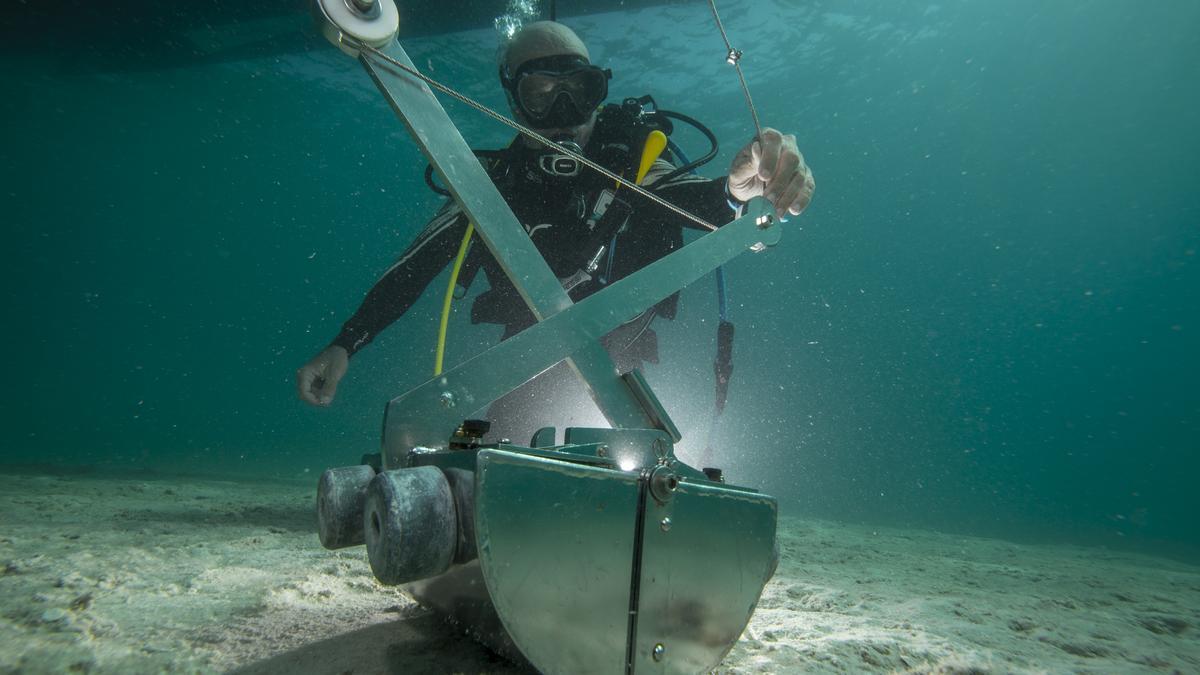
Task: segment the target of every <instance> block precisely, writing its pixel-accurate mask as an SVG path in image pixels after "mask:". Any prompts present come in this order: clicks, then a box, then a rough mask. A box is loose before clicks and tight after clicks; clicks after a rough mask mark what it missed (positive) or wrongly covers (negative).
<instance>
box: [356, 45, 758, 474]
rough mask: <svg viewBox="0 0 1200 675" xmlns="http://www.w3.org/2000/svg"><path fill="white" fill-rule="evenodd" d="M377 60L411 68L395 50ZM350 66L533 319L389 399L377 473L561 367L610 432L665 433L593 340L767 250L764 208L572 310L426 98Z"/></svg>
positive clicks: (409, 83) (387, 74) (424, 91)
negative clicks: (366, 80)
mask: <svg viewBox="0 0 1200 675" xmlns="http://www.w3.org/2000/svg"><path fill="white" fill-rule="evenodd" d="M384 51H385V52H386V53H387V54H388V55H389V56H391V57H392V58H395V59H396V60H397V61H399V62H400V63H404V64H406V65H409V66H412V61H411V60H409V58H408V55H407V54H406V53H405V52H404V49H403V48H402V47H401V46H400V45H399V43H398V42H392V43H391V45H389V46H388V47H387V48H386V49H385V50H384ZM359 60H360V62H361V63H362V64H363V66H364V68H366V70H367V73H368V74H370V76H371V79H372V80H373V81H374V82H375V84H376V86H377V87H378V88H379V90H380V92H381V93H383V95H384V97H385V98H386V99H387V100H388V102H389V103H390V104H391V106H392V109H393V110H394V111H395V112H396V114H397V116H398V117H399V118H400V120H401V121H402V122H404V124H405V126H406V127H407V128H408V130H409V132H410V133H411V134H412V136H413V138H414V139H415V140H416V142H417V144H418V146H420V148H421V151H422V152H423V153H424V154H425V156H426V157H427V158H428V159H429V161H430V163H431V164H433V166H434V168H435V169H436V170H437V171H438V173H439V174H440V175H441V177H442V179H443V180H444V181H445V185H446V186H447V187H449V189H450V191H451V193H452V194H453V196H454V198H455V199H456V200H457V201H458V203H459V204H460V205H461V206H462V207H463V210H464V211H465V212H466V213H467V215H468V216H469V217H470V218H471V220H472V222H473V223H475V228H476V230H477V232H478V233H479V235H480V236H481V237H482V238H483V240H484V243H485V244H486V245H487V247H488V249H489V250H490V251H491V252H492V255H493V256H495V258H496V260H497V261H498V262H499V263H500V266H501V268H502V269H503V270H504V272H505V274H507V275H508V278H509V279H510V280H511V281H512V283H513V285H514V286H515V287H516V289H517V291H518V292H519V293H520V295H521V298H522V299H523V300H524V301H525V304H526V305H528V306H529V309H530V310H532V312H533V314H534V316H535V317H536V318H537V320H538V323H537V324H535V325H534V326H532V327H530V328H529V329H527V330H525V331H523V332H521V333H519V334H517V335H515V336H513V337H511V338H509V339H508V340H505V341H504V342H501V343H500V344H499V345H496V346H495V347H492V348H491V349H489V350H488V351H486V352H484V353H482V354H479V355H478V356H475V357H474V358H472V359H470V360H468V361H466V362H464V363H462V364H460V365H459V366H457V367H456V368H453V369H451V370H449V371H447V372H445V373H443V374H441V375H439V376H437V377H435V378H433V379H431V380H429V381H427V382H425V383H424V384H422V385H420V386H418V387H417V388H416V389H413V390H411V391H409V392H407V393H405V394H402V395H400V396H398V397H396V398H395V399H392V401H390V402H389V403H388V406H387V411H386V414H385V416H384V430H383V455H384V464H385V466H401V465H402V461H403V458H404V456H405V455H407V453H408V451H409V450H410V449H411V448H413V447H418V446H420V447H435V448H436V447H442V446H444V445H445V444H446V441H447V438H448V435H449V432H450V431H452V430H453V429H454V428H456V427H457V426H458V424H459V423H460V422H461V421H462V419H463V417H464V416H465V415H468V414H469V413H471V412H472V411H474V410H477V409H479V408H482V407H483V406H485V405H488V404H490V403H491V402H492V401H494V400H496V399H498V398H500V397H501V396H503V395H504V394H506V393H507V392H509V391H511V390H513V389H515V388H516V387H518V386H520V385H521V384H522V383H524V382H526V381H528V380H529V379H531V378H533V377H535V376H536V375H537V374H539V373H541V372H543V371H545V370H546V369H548V368H550V367H551V366H553V365H554V364H555V363H558V362H559V361H562V360H564V359H566V360H567V362H568V363H569V364H570V365H571V367H572V369H573V370H574V371H575V373H576V374H577V375H578V376H579V378H580V379H581V380H582V381H583V383H584V384H585V386H586V387H587V389H588V392H589V393H590V394H591V396H592V399H593V400H594V401H595V402H596V405H597V406H599V408H600V410H601V412H602V413H603V414H604V416H605V417H606V418H607V419H608V421H609V423H610V424H612V426H613V427H614V428H651V427H659V428H663V427H664V425H665V426H668V427H672V428H673V425H671V424H670V421H669V418H666V417H665V415H666V413H665V412H664V411H663V410H662V409H661V407H660V406H658V404H657V401H656V400H655V399H654V397H653V395H652V394H649V392H648V388H645V387H644V382H642V381H640V379H638V378H635V379H634V383H635V386H632V387H631V384H630V383H629V382H630V381H629V380H628V379H626V378H622V377H621V376H620V375H619V373H618V372H617V369H616V366H615V365H614V364H613V362H612V359H611V358H609V356H608V353H607V352H605V350H604V348H603V347H602V346H601V345H600V343H599V338H600V337H601V336H603V335H605V334H606V333H608V332H609V331H611V330H613V329H614V328H616V327H618V326H620V325H621V324H622V323H624V322H626V321H628V320H630V319H632V318H634V317H636V316H637V315H638V314H640V313H641V312H643V311H644V310H646V309H648V308H650V307H651V306H653V305H654V304H655V303H657V302H658V301H660V300H662V299H663V298H665V297H667V296H668V295H670V294H671V293H674V292H675V291H677V290H679V289H680V288H682V287H684V286H686V285H687V284H689V283H691V282H693V281H695V280H696V279H699V278H700V277H702V276H703V275H705V274H707V273H708V272H710V271H712V270H713V269H715V268H716V267H718V266H719V265H721V264H723V263H725V262H726V261H728V260H729V259H731V258H733V257H735V256H736V255H738V254H739V253H741V252H743V251H745V250H747V249H751V248H753V249H758V248H760V247H761V246H762V245H768V246H769V245H773V244H775V243H776V242H777V241H778V240H779V237H780V234H781V233H780V228H779V227H778V226H777V225H776V224H775V222H774V219H773V218H772V216H771V214H772V213H773V209H772V207H771V206H770V204H769V203H768V202H767V201H766V200H764V199H761V198H759V199H755V200H754V201H752V202H750V204H748V205H747V208H746V214H745V215H743V216H742V217H741V218H739V219H738V220H736V221H734V222H732V223H730V224H728V225H726V226H725V227H722V228H721V229H720V230H718V231H716V232H712V233H709V234H707V235H705V236H703V237H701V238H700V239H699V240H697V241H695V242H692V243H691V244H688V245H687V246H685V247H683V248H682V249H680V250H678V251H676V252H674V253H672V254H670V255H668V256H666V257H664V258H662V259H660V260H658V261H656V262H654V263H652V264H651V265H649V266H647V267H645V268H643V269H641V270H639V271H637V272H635V273H634V274H632V275H630V276H628V277H626V278H624V279H622V280H621V281H618V282H616V283H614V284H612V285H611V286H609V287H608V288H606V289H604V290H602V291H600V292H598V293H595V294H593V295H591V296H589V297H587V298H586V299H584V300H582V301H580V302H579V303H572V301H571V299H570V297H569V296H568V295H567V293H566V291H564V290H563V288H562V285H561V282H560V281H559V280H558V278H557V277H555V275H554V273H553V272H552V271H551V270H550V267H549V265H547V264H546V262H545V260H544V259H543V258H542V256H541V254H540V253H538V251H537V248H536V247H534V245H533V242H532V240H531V239H530V238H529V236H528V235H527V234H526V232H525V229H524V228H523V227H522V226H521V224H520V222H519V221H518V220H517V218H516V216H514V215H513V212H512V211H511V210H510V209H509V207H508V204H507V203H506V202H505V201H504V198H503V197H501V196H500V193H499V191H498V190H497V189H496V187H495V185H494V184H493V183H492V181H491V179H490V178H489V177H488V175H487V173H486V171H484V169H483V167H482V165H481V164H480V162H479V161H478V160H477V159H476V157H475V154H474V152H472V150H471V148H470V147H469V146H468V145H467V142H466V141H465V140H463V137H462V135H461V134H460V133H459V132H458V129H457V128H456V127H455V126H454V123H453V122H452V121H451V120H450V118H449V117H448V116H447V115H446V112H445V110H443V109H442V106H441V105H440V104H439V103H438V101H437V99H436V98H435V97H434V95H433V92H432V91H430V89H429V87H428V86H427V85H426V84H425V83H424V82H422V81H420V80H419V79H417V78H415V77H412V76H410V75H408V74H406V73H403V72H402V71H398V70H397V69H394V68H389V67H388V66H387V65H386V64H384V63H380V62H378V61H376V60H373V59H372V58H371V57H370V56H369V55H367V54H366V53H363V54H361V55H360V56H359ZM648 394H649V395H648Z"/></svg>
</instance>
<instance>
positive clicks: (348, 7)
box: [313, 0, 400, 56]
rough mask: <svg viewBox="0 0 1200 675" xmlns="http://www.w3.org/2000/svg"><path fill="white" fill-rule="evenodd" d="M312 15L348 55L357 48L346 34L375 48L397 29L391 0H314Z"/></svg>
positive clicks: (393, 35) (355, 53) (397, 15)
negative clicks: (348, 39)
mask: <svg viewBox="0 0 1200 675" xmlns="http://www.w3.org/2000/svg"><path fill="white" fill-rule="evenodd" d="M313 16H314V17H315V18H316V20H317V25H318V27H319V28H320V29H321V34H322V35H324V36H325V38H326V39H328V40H329V41H330V42H332V43H333V44H334V46H335V47H337V48H338V49H340V50H342V51H343V52H346V53H347V54H349V55H350V56H358V48H357V46H356V45H353V44H351V43H350V42H348V41H347V40H346V39H345V38H351V39H352V40H355V41H357V42H361V43H362V44H365V45H369V46H371V47H376V48H378V47H383V46H384V45H386V44H388V43H390V42H391V41H392V39H393V38H395V37H396V31H397V30H399V29H400V12H399V11H397V10H396V3H395V1H394V0H314V3H313Z"/></svg>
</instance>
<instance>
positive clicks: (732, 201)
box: [725, 178, 746, 211]
mask: <svg viewBox="0 0 1200 675" xmlns="http://www.w3.org/2000/svg"><path fill="white" fill-rule="evenodd" d="M725 203H726V204H729V208H731V209H733V210H734V211H737V210H738V209H740V208H742V207H743V206H745V205H746V202H744V201H742V200H740V199H738V198H737V197H734V196H733V193H732V192H730V191H729V179H728V178H726V179H725Z"/></svg>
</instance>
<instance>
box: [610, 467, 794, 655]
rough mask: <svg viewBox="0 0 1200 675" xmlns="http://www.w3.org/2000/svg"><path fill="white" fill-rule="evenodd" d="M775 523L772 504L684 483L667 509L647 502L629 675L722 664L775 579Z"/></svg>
mask: <svg viewBox="0 0 1200 675" xmlns="http://www.w3.org/2000/svg"><path fill="white" fill-rule="evenodd" d="M777 516H778V507H777V504H776V501H775V498H773V497H769V496H766V495H762V494H757V493H750V492H744V491H741V490H734V489H729V488H725V487H718V486H715V485H701V484H695V483H688V482H684V483H680V485H679V487H678V489H676V491H675V492H674V494H673V496H672V498H671V499H670V500H669V501H668V502H666V503H665V504H661V503H658V502H656V501H655V500H654V499H648V500H647V506H646V514H645V520H644V523H645V524H644V532H645V534H644V541H643V548H642V567H641V569H642V574H641V585H640V594H639V612H638V623H637V641H636V645H635V649H634V652H633V671H634V672H636V673H639V674H641V673H706V672H709V671H710V670H712V669H713V668H715V667H716V666H717V665H718V664H719V663H720V662H721V659H722V658H724V657H725V655H726V654H727V653H728V652H729V650H730V649H731V648H732V647H733V645H734V644H735V643H736V642H737V640H738V638H739V637H740V636H741V634H742V631H743V630H745V628H746V624H747V623H749V621H750V615H751V614H753V613H754V607H755V605H757V604H758V598H759V596H760V595H761V594H762V589H763V586H764V585H766V583H767V581H768V580H769V578H770V575H771V573H772V572H773V571H774V568H775V525H776V520H777ZM656 649H657V651H658V655H657V657H656V656H655V653H656Z"/></svg>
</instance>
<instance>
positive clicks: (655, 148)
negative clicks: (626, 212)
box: [433, 129, 667, 377]
mask: <svg viewBox="0 0 1200 675" xmlns="http://www.w3.org/2000/svg"><path fill="white" fill-rule="evenodd" d="M666 147H667V135H666V134H664V133H663V132H661V131H659V130H657V129H655V130H654V131H651V132H650V135H649V136H647V137H646V144H645V145H643V146H642V162H641V164H640V165H639V166H638V172H637V184H638V185H641V184H642V181H643V180H645V178H646V174H647V173H649V172H650V167H652V166H654V162H655V160H657V159H658V157H659V155H661V154H662V151H663V150H664V149H665V148H666ZM620 188H621V184H620V183H617V189H618V190H619V189H620ZM474 232H475V224H474V223H472V222H470V221H468V222H467V231H466V233H465V234H463V238H462V243H461V244H459V245H458V256H457V257H455V258H454V267H453V268H452V269H451V270H450V283H448V284H447V285H446V299H445V300H443V301H442V321H441V323H440V324H439V325H438V338H437V352H436V355H435V356H434V361H433V375H434V377H437V376H438V375H441V374H442V359H443V358H444V357H445V356H446V326H447V325H448V324H449V323H450V303H451V302H452V301H453V300H454V287H455V286H457V285H458V273H459V272H461V271H462V265H463V258H466V257H467V248H469V246H470V244H471V235H472V234H474Z"/></svg>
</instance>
